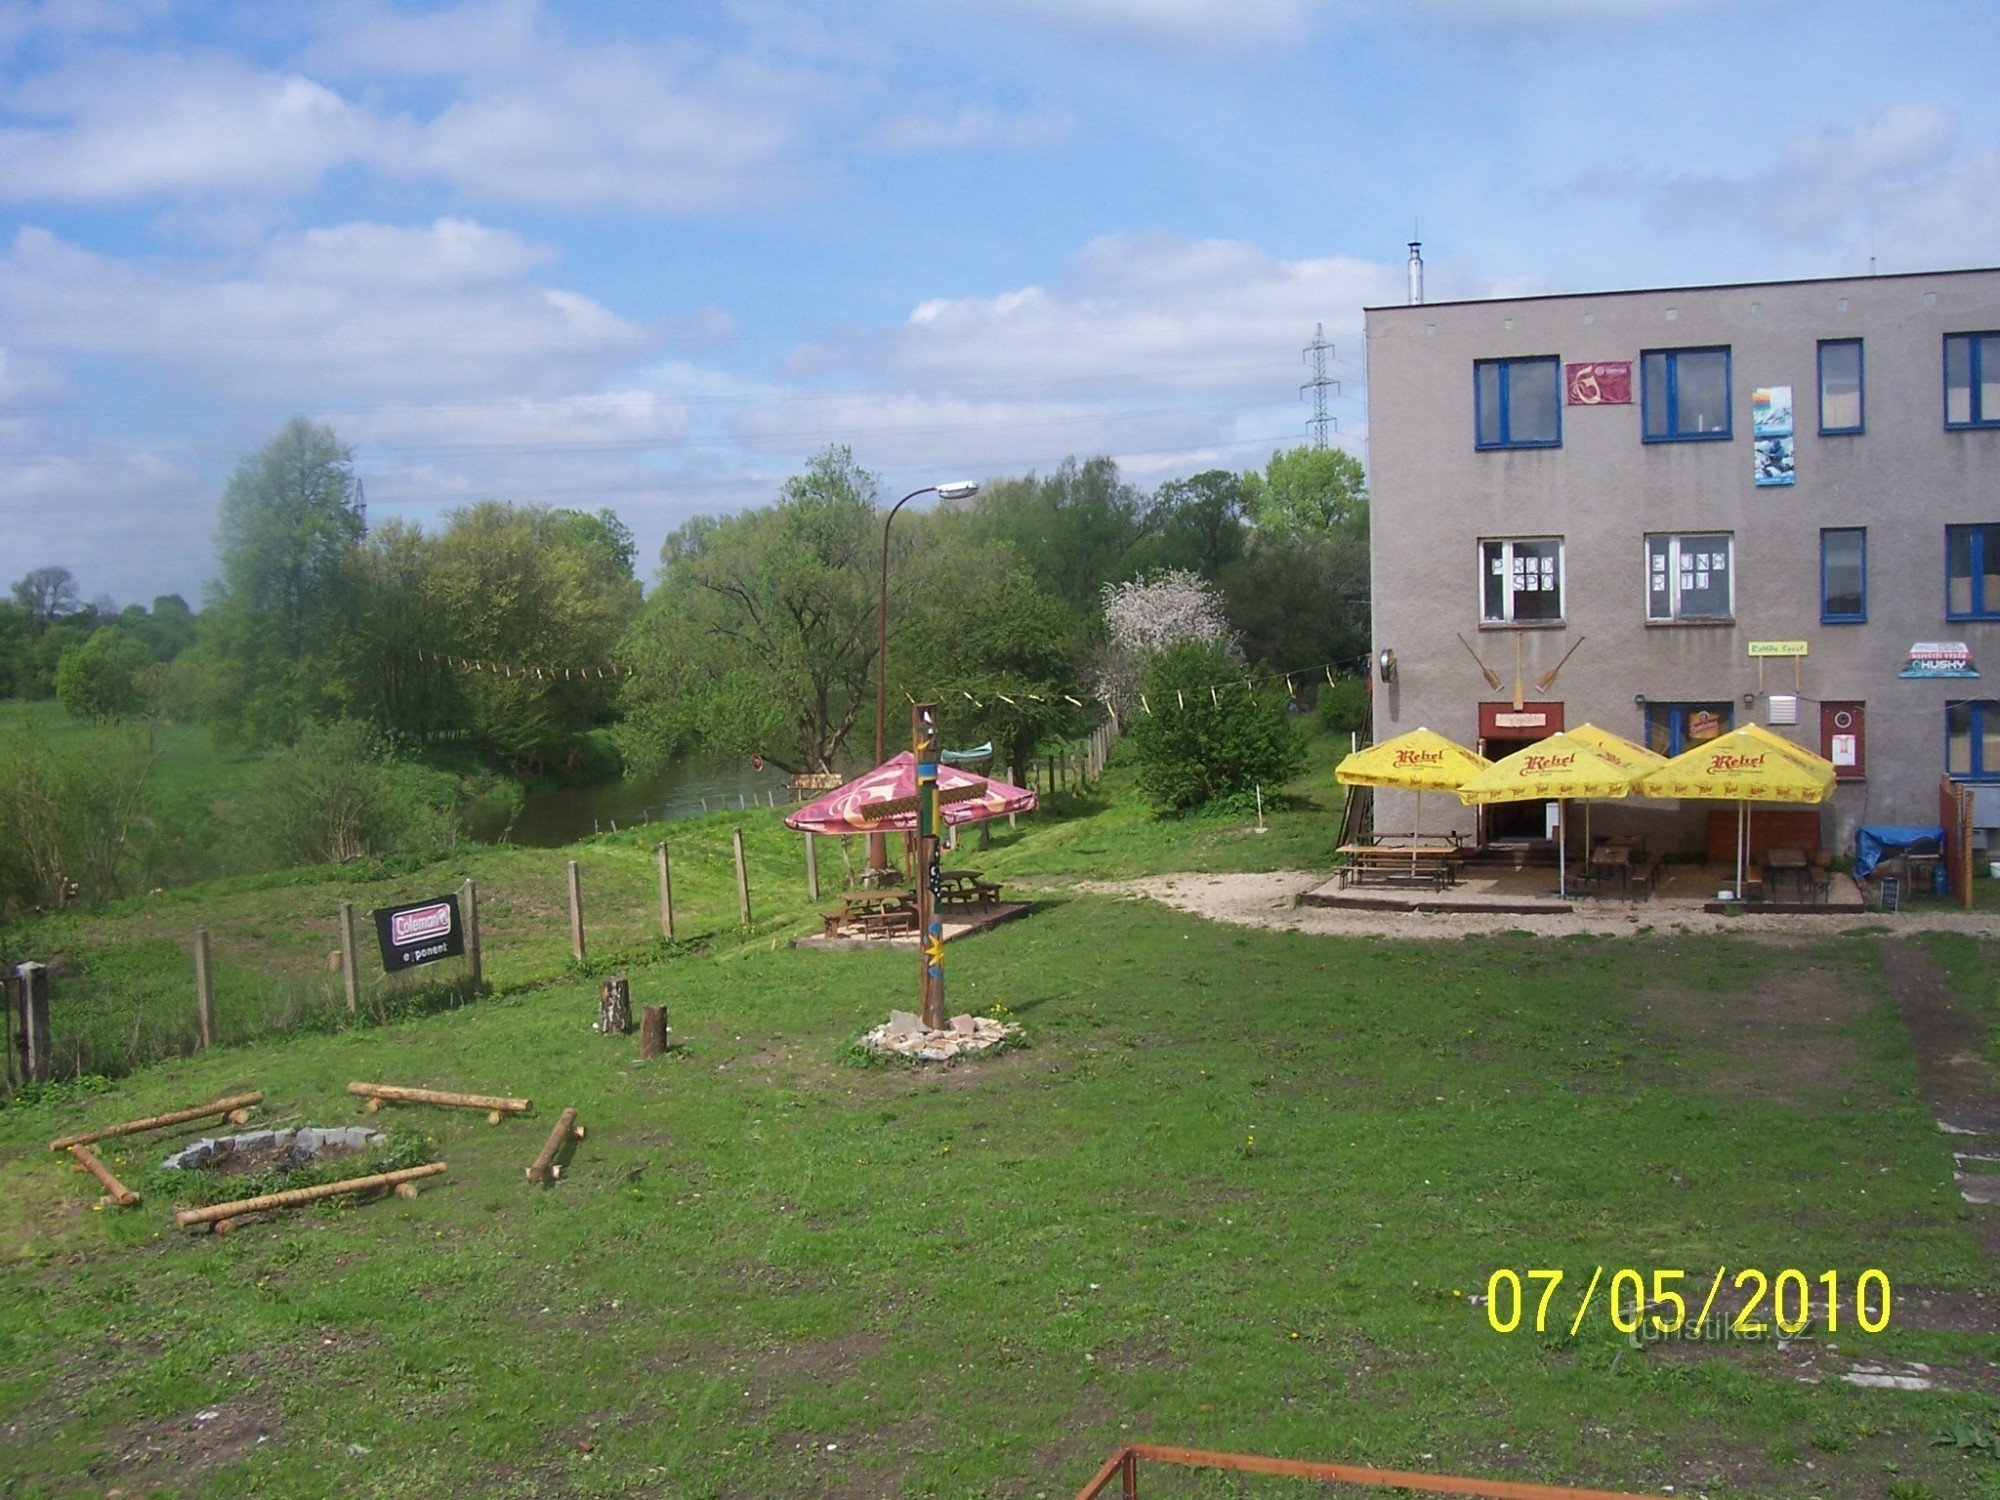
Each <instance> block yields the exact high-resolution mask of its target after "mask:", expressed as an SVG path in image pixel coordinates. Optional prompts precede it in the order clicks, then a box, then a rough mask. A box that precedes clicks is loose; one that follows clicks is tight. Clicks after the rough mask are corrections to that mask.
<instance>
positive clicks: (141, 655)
mask: <svg viewBox="0 0 2000 1500" xmlns="http://www.w3.org/2000/svg"><path fill="white" fill-rule="evenodd" d="M152 665H153V661H152V656H151V654H150V653H149V652H148V651H147V650H146V648H145V647H144V646H142V645H140V644H139V642H138V641H137V640H135V639H133V637H132V636H130V635H128V634H127V633H126V632H125V631H124V630H123V629H122V628H120V627H117V626H110V627H107V628H105V629H103V630H100V631H98V632H97V633H96V634H95V635H93V636H91V637H90V639H89V640H87V641H85V642H83V643H82V644H81V645H78V646H72V647H71V648H70V649H69V650H67V651H65V652H64V653H63V656H62V660H61V661H60V662H58V663H57V664H56V701H57V702H59V703H60V704H62V706H63V707H64V709H66V710H67V711H68V712H69V715H70V717H72V718H76V719H84V720H87V721H90V722H93V723H103V722H105V721H108V720H111V719H121V718H124V717H126V716H127V715H129V714H135V713H137V712H138V711H139V710H140V709H141V708H142V707H143V706H144V705H145V700H146V683H145V677H146V673H147V672H148V670H149V669H150V668H151V667H152Z"/></svg>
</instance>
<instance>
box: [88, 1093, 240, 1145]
mask: <svg viewBox="0 0 2000 1500" xmlns="http://www.w3.org/2000/svg"><path fill="white" fill-rule="evenodd" d="M263 1102H264V1096H263V1095H262V1094H237V1095H235V1096H234V1097H232V1098H228V1099H218V1100H216V1101H215V1103H213V1104H203V1105H198V1106H197V1107H195V1108H193V1109H177V1110H174V1111H173V1112H172V1113H170V1114H164V1115H148V1116H147V1117H146V1118H145V1119H143V1120H127V1121H126V1122H125V1123H124V1124H123V1125H107V1126H105V1127H104V1128H103V1129H102V1130H86V1131H84V1132H83V1133H82V1134H80V1135H66V1136H64V1137H63V1138H62V1139H61V1140H59V1141H50V1142H49V1149H50V1150H51V1151H67V1150H69V1148H70V1147H72V1146H87V1145H89V1144H90V1143H91V1142H92V1141H103V1140H109V1139H110V1138H111V1137H112V1136H114V1135H133V1134H136V1133H137V1132H139V1131H141V1130H165V1129H166V1128H167V1127H168V1126H169V1125H185V1124H186V1123H187V1122H188V1121H189V1120H202V1119H206V1118H207V1117H208V1116H210V1115H231V1116H234V1115H235V1114H236V1112H237V1111H239V1110H245V1109H248V1108H249V1107H250V1106H251V1105H253V1104H262V1103H263ZM245 1118H248V1117H247V1116H246V1117H245Z"/></svg>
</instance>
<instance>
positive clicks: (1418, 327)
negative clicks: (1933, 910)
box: [1367, 270, 2000, 851]
mask: <svg viewBox="0 0 2000 1500" xmlns="http://www.w3.org/2000/svg"><path fill="white" fill-rule="evenodd" d="M1417 285H1420V283H1418V282H1417V281H1416V279H1415V277H1413V289H1414V287H1415V286H1417ZM1413 295H1414V291H1413ZM1367 334H1368V411H1369V471H1370V487H1371V492H1372V497H1373V504H1372V517H1373V527H1374V544H1373V562H1374V581H1373V593H1374V601H1373V602H1374V631H1375V647H1376V653H1377V660H1378V662H1379V661H1381V660H1383V658H1384V655H1385V654H1386V653H1393V667H1392V668H1391V669H1390V670H1389V671H1388V672H1386V673H1385V672H1383V671H1381V670H1378V671H1377V674H1376V686H1375V716H1376V736H1377V738H1387V737H1388V736H1390V735H1391V734H1395V733H1399V732H1401V731H1402V730H1404V729H1409V728H1414V727H1416V726H1418V725H1427V726H1429V727H1430V728H1432V729H1436V730H1438V731H1440V732H1442V733H1444V734H1448V735H1450V736H1452V737H1453V738H1455V739H1458V740H1460V741H1462V742H1463V743H1466V744H1469V745H1476V746H1478V747H1479V748H1482V749H1483V751H1484V753H1486V754H1487V755H1489V756H1497V755H1501V754H1505V753H1508V752H1510V751H1512V750H1515V749H1518V748H1520V747H1521V746H1522V745H1523V744H1525V743H1529V742H1532V741H1533V740H1536V739H1539V738H1541V737H1542V736H1544V735H1546V734H1550V733H1553V732H1555V731H1556V730H1558V729H1561V728H1563V727H1565V726H1566V725H1567V726H1574V725H1576V724H1578V723H1581V722H1584V721H1585V720H1589V721H1593V722H1595V723H1597V724H1600V725H1602V726H1604V727H1605V728H1608V729H1613V730H1616V731H1618V732H1619V733H1621V734H1624V735H1627V736H1629V737H1631V738H1633V739H1636V740H1638V741H1640V742H1641V743H1649V744H1651V745H1652V746H1653V747H1654V748H1655V749H1658V750H1660V751H1661V752H1663V753H1668V754H1672V753H1675V752H1678V751H1679V750H1682V749H1684V748H1686V747H1687V746H1688V745H1689V744H1691V743H1693V742H1695V741H1697V740H1699V739H1701V738H1705V737H1707V736H1709V735H1712V734H1715V733H1718V732H1721V731H1723V730H1726V729H1729V728H1731V727H1734V726H1737V725H1741V724H1744V723H1748V722H1756V723H1761V724H1768V725H1772V726H1774V727H1776V728H1777V730H1778V732H1779V733H1781V734H1785V735H1788V736H1791V737H1792V738H1794V739H1796V740H1798V741H1799V742H1800V743H1802V744H1804V745H1806V746H1807V747H1809V748H1811V749H1813V750H1816V751H1818V752H1819V753H1821V754H1823V755H1826V756H1827V757H1828V758H1829V759H1831V760H1833V761H1834V762H1835V763H1836V765H1838V766H1839V768H1840V778H1841V779H1840V785H1839V787H1838V790H1837V792H1836V794H1835V797H1834V800H1833V802H1832V803H1831V804H1830V805H1829V807H1828V808H1827V809H1825V810H1823V811H1822V812H1821V813H1819V814H1807V815H1805V816H1806V817H1807V818H1809V819H1816V821H1817V823H1818V827H1817V837H1818V839H1819V841H1820V842H1821V843H1822V845H1823V846H1824V847H1827V848H1830V849H1834V850H1837V851H1838V850H1847V849H1851V848H1852V841H1853V830H1854V828H1855V827H1856V825H1858V824H1861V823H1932V822H1935V821H1936V820H1937V817H1938V799H1939V784H1940V780H1941V778H1943V777H1945V776H1946V775H1950V776H1951V777H1954V778H1958V779H1962V780H1965V781H1968V782H1972V783H1976V784H1978V785H1979V786H1980V787H1981V790H1980V791H1978V792H1977V793H1976V794H1975V797H1976V806H1977V807H1978V808H1979V809H1980V810H1979V811H1978V812H1977V813H1976V814H1975V819H1974V821H1975V822H1977V823H1980V824H1983V825H1991V824H2000V270H1975V271H1949V272H1936V273H1925V274H1918V275H1898V276H1866V277H1853V278H1842V279H1832V280H1818V281H1792V282H1770V283H1760V284H1749V285H1739V286H1704V287H1677V288H1670V289H1661V290H1647V291H1630V292H1606V293H1587V294H1577V295H1563V296H1546V297H1523V298H1508V299H1496V300H1492V301H1480V302H1454V303H1429V304H1425V303H1421V302H1413V303H1412V304H1411V305H1404V306H1393V307H1375V308H1370V309H1368V311H1367ZM1960 647H1963V648H1964V650H1963V652H1962V653H1961V651H1960V649H1959V648H1960ZM1800 652H1803V653H1804V654H1803V655H1800V654H1797V653H1800ZM1475 658H1477V660H1475ZM1558 668H1560V670H1559V671H1558V670H1557V669H1558ZM1489 671H1490V672H1491V673H1492V674H1493V675H1494V676H1495V677H1497V678H1498V680H1499V681H1500V683H1501V687H1500V688H1499V689H1495V688H1493V687H1492V686H1490V685H1489V682H1488V679H1487V677H1486V675H1485V674H1486V672H1489ZM1971 673H1978V674H1982V675H1978V676H1973V675H1967V674H1971ZM1517 679H1518V681H1519V682H1520V683H1521V686H1522V691H1521V703H1520V706H1519V707H1516V705H1515V701H1514V699H1515V684H1516V681H1517ZM1440 803H1441V804H1444V805H1443V806H1439V807H1437V811H1436V813H1435V815H1434V814H1433V812H1432V808H1433V806H1434V805H1436V804H1440ZM1716 810H1717V811H1721V810H1720V809H1719V808H1718V809H1716ZM1710 811H1711V809H1710V808H1709V807H1705V806H1702V805H1698V804H1683V805H1681V806H1680V807H1678V808H1665V809H1662V808H1642V807H1641V806H1640V805H1638V804H1633V805H1630V806H1620V805H1618V804H1609V805H1606V806H1603V807H1601V808H1600V809H1599V810H1598V812H1597V817H1598V818H1599V822H1600V826H1601V827H1605V828H1607V829H1618V828H1643V829H1645V830H1648V831H1649V832H1650V833H1652V834H1654V835H1657V836H1658V843H1659V844H1660V845H1661V846H1663V847H1666V848H1680V849H1694V848H1699V847H1701V845H1702V842H1703V840H1704V837H1705V836H1706V834H1707V831H1708V828H1709V821H1710V820H1709V813H1710ZM1410 816H1411V811H1410V807H1409V801H1408V798H1407V797H1401V796H1396V795H1392V794H1383V795H1382V797H1381V799H1380V800H1379V802H1378V811H1377V818H1376V822H1377V826H1378V828H1381V829H1384V830H1394V829H1398V828H1401V829H1404V830H1407V828H1408V827H1409V820H1410ZM1724 816H1729V817H1733V813H1725V814H1724ZM1760 816H1762V814H1760ZM1772 816H1773V817H1779V816H1790V817H1793V818H1796V817H1797V816H1798V815H1797V814H1790V815H1777V814H1773V815H1772ZM1434 817H1435V820H1436V821H1433V818H1434ZM1544 817H1545V810H1544V808H1543V807H1542V806H1541V805H1539V804H1531V805H1528V806H1525V807H1516V808H1496V809H1493V810H1491V811H1490V812H1489V813H1488V814H1487V815H1486V816H1485V818H1484V819H1483V820H1479V819H1475V815H1474V813H1473V811H1472V810H1471V809H1467V808H1463V807H1460V806H1458V805H1457V804H1456V802H1455V801H1454V799H1451V798H1440V797H1431V798H1426V799H1425V803H1424V820H1425V826H1426V829H1427V830H1428V829H1433V828H1444V827H1450V826H1454V823H1455V826H1456V827H1458V828H1459V829H1460V830H1461V831H1463V832H1465V833H1467V834H1473V833H1478V834H1481V835H1483V836H1485V837H1486V838H1488V839H1494V838H1505V837H1528V836H1537V835H1542V834H1544V833H1545V823H1544ZM1399 820H1400V821H1399ZM1476 824H1481V825H1482V826H1475V825H1476ZM1792 827H1793V830H1794V831H1796V829H1797V825H1796V824H1793V825H1792Z"/></svg>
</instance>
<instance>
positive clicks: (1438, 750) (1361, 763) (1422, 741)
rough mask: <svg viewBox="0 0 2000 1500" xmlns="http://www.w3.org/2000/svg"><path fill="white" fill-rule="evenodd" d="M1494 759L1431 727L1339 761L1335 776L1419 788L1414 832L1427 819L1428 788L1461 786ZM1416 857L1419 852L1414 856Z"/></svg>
mask: <svg viewBox="0 0 2000 1500" xmlns="http://www.w3.org/2000/svg"><path fill="white" fill-rule="evenodd" d="M1490 764H1492V762H1490V761H1489V760H1487V759H1486V757H1485V756H1483V755H1478V754H1475V753H1474V752H1473V751H1470V750H1468V749H1466V748H1465V746H1463V745H1461V744H1459V743H1458V741H1457V740H1451V739H1446V738H1445V737H1444V736H1443V735H1441V734H1439V733H1437V732H1436V731H1434V730H1430V729H1412V730H1408V731H1406V732H1405V733H1403V734H1399V735H1397V736H1396V737H1395V738H1393V739H1387V740H1383V741H1382V742H1381V743H1380V744H1379V745H1370V746H1369V747H1368V748H1367V749H1366V750H1356V751H1355V752H1354V753H1353V754H1352V755H1350V756H1348V757H1347V758H1346V759H1345V760H1343V761H1341V763H1340V764H1339V765H1337V766H1335V767H1334V769H1333V779H1334V780H1335V781H1338V782H1339V783H1340V784H1341V785H1342V786H1386V787H1397V788H1400V789H1402V790H1403V791H1408V792H1415V793H1416V794H1417V812H1416V818H1415V820H1414V826H1413V827H1412V828H1411V831H1410V836H1411V838H1413V839H1414V838H1415V837H1416V833H1417V829H1418V828H1421V827H1422V825H1423V817H1424V793H1425V792H1455V791H1457V790H1458V789H1459V788H1460V787H1461V786H1463V785H1465V783H1466V782H1467V781H1469V780H1470V779H1471V778H1472V777H1474V776H1477V775H1478V774H1479V773H1480V772H1481V771H1483V770H1485V769H1486V768H1487V766H1489V765H1490ZM1410 858H1411V860H1412V862H1413V863H1414V861H1415V859H1416V856H1415V855H1414V854H1412V855H1411V856H1410Z"/></svg>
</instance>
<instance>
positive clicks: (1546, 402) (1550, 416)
mask: <svg viewBox="0 0 2000 1500" xmlns="http://www.w3.org/2000/svg"><path fill="white" fill-rule="evenodd" d="M1507 381H1508V391H1507V439H1508V441H1509V442H1514V443H1553V442H1554V441H1555V440H1556V438H1557V437H1558V436H1559V434H1558V433H1557V431H1556V393H1557V390H1558V387H1559V384H1560V382H1559V381H1558V380H1557V377H1556V362H1555V361H1554V360H1552V359H1535V360H1516V361H1515V362H1514V363H1513V365H1512V366H1511V367H1510V368H1509V369H1508V371H1507Z"/></svg>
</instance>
